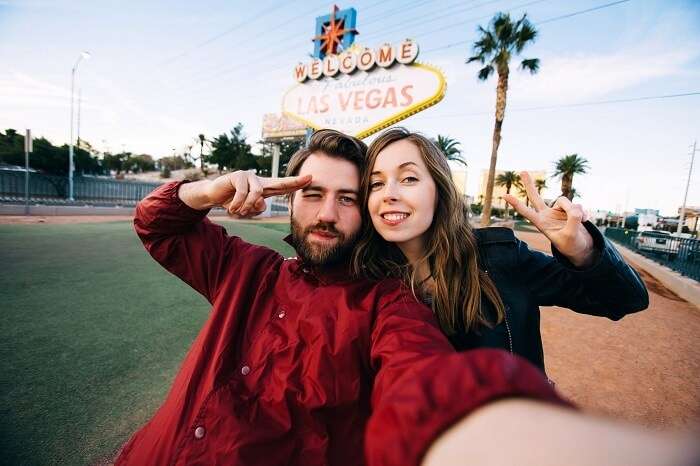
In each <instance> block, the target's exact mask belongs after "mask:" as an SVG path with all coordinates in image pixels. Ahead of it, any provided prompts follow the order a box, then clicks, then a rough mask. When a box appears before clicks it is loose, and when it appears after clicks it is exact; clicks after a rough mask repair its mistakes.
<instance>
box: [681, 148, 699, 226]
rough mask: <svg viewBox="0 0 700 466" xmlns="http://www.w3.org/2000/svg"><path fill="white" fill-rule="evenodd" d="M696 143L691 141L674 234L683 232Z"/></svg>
mask: <svg viewBox="0 0 700 466" xmlns="http://www.w3.org/2000/svg"><path fill="white" fill-rule="evenodd" d="M697 144H698V141H697V140H695V141H693V150H692V152H691V153H690V169H689V170H688V182H687V183H686V184H685V196H683V206H682V207H681V215H680V217H679V218H678V229H677V230H676V233H681V232H683V222H684V221H685V203H686V202H687V201H688V188H690V177H691V176H693V162H695V152H697V151H698V149H697Z"/></svg>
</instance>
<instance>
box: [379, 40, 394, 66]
mask: <svg viewBox="0 0 700 466" xmlns="http://www.w3.org/2000/svg"><path fill="white" fill-rule="evenodd" d="M395 59H396V51H395V50H394V47H392V46H391V44H384V45H382V46H381V47H379V49H377V65H379V66H381V67H382V68H389V67H390V66H391V65H393V64H394V60H395Z"/></svg>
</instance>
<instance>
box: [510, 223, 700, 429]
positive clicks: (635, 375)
mask: <svg viewBox="0 0 700 466" xmlns="http://www.w3.org/2000/svg"><path fill="white" fill-rule="evenodd" d="M518 236H519V237H520V238H521V239H523V240H524V241H526V242H527V243H528V244H529V245H530V246H531V247H532V248H533V249H539V250H542V251H544V252H547V253H549V251H550V246H549V241H548V240H547V239H546V238H545V237H544V236H543V235H541V234H539V233H523V232H518ZM640 275H641V276H642V278H643V280H644V282H645V283H646V285H647V289H648V290H649V308H648V309H647V310H645V311H642V312H640V313H637V314H632V315H629V316H626V317H625V318H623V319H622V320H620V321H618V322H613V321H611V320H608V319H605V318H600V317H591V316H585V315H580V314H576V313H575V312H572V311H569V310H568V309H562V308H557V307H543V308H542V339H543V342H544V352H545V362H546V366H547V372H548V374H549V376H550V378H551V379H552V380H554V381H555V382H556V384H557V388H558V389H559V390H560V391H561V392H562V393H563V394H564V395H565V396H567V397H568V398H569V399H571V400H572V401H574V402H575V403H576V404H577V405H578V406H580V407H581V408H583V409H585V410H586V411H589V412H595V413H601V414H607V415H612V416H614V417H618V418H623V419H627V420H630V421H634V422H637V423H641V424H644V425H647V426H650V427H680V426H684V425H689V424H691V423H695V424H697V423H698V421H700V353H699V352H698V342H699V336H700V309H698V308H696V307H695V306H694V305H692V304H690V303H688V302H687V301H684V300H683V299H681V298H679V297H678V296H676V295H675V294H674V293H672V292H671V291H669V290H668V289H666V288H665V287H664V286H663V285H662V284H661V283H659V282H658V281H657V280H656V279H655V278H654V277H652V276H651V275H649V274H648V273H645V272H640Z"/></svg>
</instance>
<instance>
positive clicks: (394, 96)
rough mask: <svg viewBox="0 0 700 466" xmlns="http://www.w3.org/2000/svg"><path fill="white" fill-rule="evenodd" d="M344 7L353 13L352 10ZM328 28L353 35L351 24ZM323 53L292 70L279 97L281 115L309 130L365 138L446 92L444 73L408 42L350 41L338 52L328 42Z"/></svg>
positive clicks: (437, 100) (408, 40) (422, 107)
mask: <svg viewBox="0 0 700 466" xmlns="http://www.w3.org/2000/svg"><path fill="white" fill-rule="evenodd" d="M347 11H350V12H353V13H354V10H353V9H348V10H344V12H347ZM338 13H339V12H338V10H337V9H334V11H333V12H332V13H331V15H330V21H329V22H328V23H326V24H330V25H332V24H333V21H334V20H335V18H334V16H335V15H337V14H338ZM340 13H341V14H342V13H343V12H340ZM326 18H328V17H326ZM319 19H320V20H323V17H322V18H319ZM346 19H347V16H346ZM353 19H354V17H353ZM317 24H318V20H317ZM343 26H345V27H343ZM328 30H329V31H330V32H333V31H336V34H337V33H338V32H345V33H346V34H347V33H348V30H352V31H353V32H354V34H356V33H357V32H356V31H355V30H354V24H353V25H352V28H350V27H348V25H347V24H344V25H343V24H341V25H340V26H338V25H336V26H334V27H328ZM317 31H318V27H317ZM338 35H340V34H338ZM317 37H319V36H317ZM320 37H323V36H320ZM325 38H326V39H327V40H326V41H325V42H323V41H320V42H321V44H322V45H324V44H325V45H328V44H330V45H333V43H337V44H338V45H340V44H341V43H342V42H341V40H339V39H338V38H336V39H337V40H335V41H334V38H333V37H329V35H327V36H326V37H325ZM338 48H340V47H338ZM327 51H328V52H329V53H325V54H324V53H323V48H321V50H320V51H319V47H317V50H316V58H314V59H313V60H311V61H310V62H308V63H300V64H298V65H297V66H296V67H295V68H294V78H295V79H296V81H297V84H296V85H295V86H293V87H292V88H290V89H289V90H288V91H287V92H286V93H285V95H284V97H283V101H282V111H283V113H284V114H285V115H287V116H289V117H291V118H294V119H296V120H298V121H300V122H302V123H304V124H305V125H307V126H309V127H311V128H314V129H321V128H333V129H337V130H339V131H342V132H344V133H346V134H351V135H354V136H356V137H358V138H364V137H367V136H369V135H370V134H372V133H374V132H377V131H380V130H382V129H384V128H386V127H388V126H391V125H393V124H395V123H397V122H399V121H401V120H403V119H405V118H408V117H410V116H411V115H414V114H416V113H418V112H420V111H422V110H425V109H426V108H428V107H430V106H432V105H435V104H436V103H438V102H439V101H440V100H442V98H443V97H444V95H445V90H446V87H447V86H446V83H445V78H444V76H443V75H442V73H441V72H440V71H439V70H438V69H436V68H434V67H432V66H429V65H426V64H421V63H417V62H416V58H417V57H418V51H419V48H418V44H417V43H416V42H414V41H413V40H410V39H407V40H405V41H402V42H401V43H399V44H396V45H392V44H384V45H382V46H381V47H379V48H377V49H374V50H373V49H369V48H366V47H360V46H358V45H357V44H354V45H351V46H349V47H347V48H345V49H344V50H343V51H342V52H341V53H333V52H337V51H339V50H337V49H333V48H332V47H330V46H328V47H327Z"/></svg>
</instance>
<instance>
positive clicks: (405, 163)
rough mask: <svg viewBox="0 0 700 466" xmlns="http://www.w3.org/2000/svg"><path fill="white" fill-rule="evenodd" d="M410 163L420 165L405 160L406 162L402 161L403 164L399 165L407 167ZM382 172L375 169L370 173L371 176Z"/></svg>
mask: <svg viewBox="0 0 700 466" xmlns="http://www.w3.org/2000/svg"><path fill="white" fill-rule="evenodd" d="M409 165H413V166H415V167H417V166H418V164H417V163H415V162H404V163H402V164H401V165H399V168H405V167H407V166H409ZM381 174H382V172H381V170H375V171H373V172H372V173H370V176H372V175H381Z"/></svg>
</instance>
